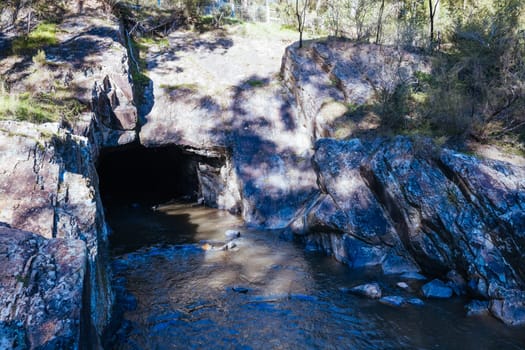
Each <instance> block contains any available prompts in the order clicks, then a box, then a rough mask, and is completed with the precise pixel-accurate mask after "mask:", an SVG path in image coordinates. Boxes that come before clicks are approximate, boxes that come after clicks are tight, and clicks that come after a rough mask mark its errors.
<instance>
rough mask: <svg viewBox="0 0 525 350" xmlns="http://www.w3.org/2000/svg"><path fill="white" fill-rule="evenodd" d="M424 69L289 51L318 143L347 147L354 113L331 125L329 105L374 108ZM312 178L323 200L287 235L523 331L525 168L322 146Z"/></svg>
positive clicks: (394, 150) (418, 61) (351, 48)
mask: <svg viewBox="0 0 525 350" xmlns="http://www.w3.org/2000/svg"><path fill="white" fill-rule="evenodd" d="M345 47H346V48H347V49H346V50H343V49H344V48H345ZM426 69H428V64H426V63H425V60H424V59H423V58H422V57H418V56H417V55H414V54H408V53H403V52H396V51H394V50H392V49H390V48H384V49H381V50H380V49H379V48H378V47H374V46H363V45H355V44H352V43H345V42H337V41H335V42H329V43H315V44H313V45H312V46H311V47H310V48H308V49H306V50H297V49H296V48H293V47H290V48H288V50H287V52H286V54H285V56H284V58H283V65H282V72H283V76H284V78H285V82H286V83H287V85H288V87H289V88H290V90H291V91H292V93H293V94H294V96H295V97H296V99H297V102H298V104H299V107H300V109H301V111H302V113H303V115H302V118H303V119H304V120H305V121H306V123H309V125H310V130H312V135H313V138H314V139H317V138H319V137H321V136H337V132H336V127H337V120H338V118H343V117H344V113H345V112H346V110H345V109H344V108H342V109H341V111H340V114H339V115H337V113H334V112H337V110H334V109H333V108H332V109H331V110H329V112H330V113H328V114H326V113H325V112H326V111H325V107H326V106H327V105H328V104H329V103H333V102H335V103H352V104H362V103H365V102H367V101H369V100H370V98H371V97H373V93H374V91H380V90H388V89H392V88H393V87H394V86H395V84H396V83H399V82H402V81H407V80H410V79H411V77H412V76H413V74H414V72H415V71H418V70H422V71H425V70H426ZM327 116H328V118H326V117H327ZM346 136H348V135H346ZM313 166H314V169H315V171H316V174H317V184H318V186H319V189H320V193H319V195H317V196H316V197H315V198H314V199H313V200H312V201H311V202H310V203H309V204H308V205H307V206H305V209H304V211H303V212H301V215H300V216H298V217H297V219H296V220H295V221H294V222H293V223H292V225H290V227H289V228H290V231H291V232H294V233H295V234H296V235H299V236H302V237H303V239H304V240H305V242H306V243H307V244H308V245H310V246H311V247H315V248H317V249H321V250H325V251H326V252H328V253H329V254H333V255H334V256H335V257H336V258H337V259H338V260H340V261H342V262H344V263H346V264H348V265H350V266H352V267H355V268H360V267H368V266H380V267H381V268H382V270H383V273H385V274H398V273H404V272H414V271H422V272H424V273H425V274H427V275H429V276H434V277H439V278H441V279H443V280H446V281H448V283H449V284H450V285H454V286H455V287H454V289H455V290H456V291H457V292H458V293H459V294H463V293H467V294H469V295H470V296H471V297H473V298H480V299H485V300H490V306H489V308H490V311H491V313H492V314H493V315H494V316H495V317H497V318H499V319H501V320H502V321H503V322H505V323H507V324H512V325H517V324H525V317H524V315H525V299H524V296H525V294H524V292H523V289H524V287H525V284H524V282H525V280H524V277H525V275H524V274H523V267H522V266H523V263H524V260H523V259H524V258H523V251H524V250H523V249H524V248H525V247H524V245H523V243H524V241H523V234H524V232H525V220H524V215H525V214H524V208H525V183H524V179H525V169H524V168H523V167H520V166H515V165H511V164H509V163H505V162H500V161H492V160H484V159H480V158H476V157H474V156H468V155H465V154H461V153H457V152H454V151H452V150H448V149H441V148H440V147H437V146H435V145H434V144H433V143H432V142H431V141H430V140H425V139H411V138H407V137H397V138H395V139H381V138H378V139H375V140H373V141H363V140H360V139H351V138H350V139H349V140H348V141H338V140H335V139H322V138H321V139H319V140H317V142H316V143H315V154H314V156H313Z"/></svg>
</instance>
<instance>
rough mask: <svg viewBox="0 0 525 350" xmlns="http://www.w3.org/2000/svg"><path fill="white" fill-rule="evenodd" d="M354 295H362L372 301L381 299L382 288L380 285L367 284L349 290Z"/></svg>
mask: <svg viewBox="0 0 525 350" xmlns="http://www.w3.org/2000/svg"><path fill="white" fill-rule="evenodd" d="M349 292H350V293H352V294H357V295H361V296H364V297H367V298H370V299H379V298H381V294H382V291H381V287H380V286H379V284H378V283H375V282H374V283H367V284H361V285H359V286H355V287H353V288H351V289H350V290H349Z"/></svg>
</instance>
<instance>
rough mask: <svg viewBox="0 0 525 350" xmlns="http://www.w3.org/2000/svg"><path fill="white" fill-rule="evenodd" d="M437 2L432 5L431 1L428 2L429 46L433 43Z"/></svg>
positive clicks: (437, 0)
mask: <svg viewBox="0 0 525 350" xmlns="http://www.w3.org/2000/svg"><path fill="white" fill-rule="evenodd" d="M438 5H439V0H436V2H435V4H432V0H428V7H429V14H430V45H433V43H434V19H435V17H436V11H437V7H438Z"/></svg>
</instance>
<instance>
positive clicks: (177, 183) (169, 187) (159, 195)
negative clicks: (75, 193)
mask: <svg viewBox="0 0 525 350" xmlns="http://www.w3.org/2000/svg"><path fill="white" fill-rule="evenodd" d="M197 169H198V161H197V160H196V159H195V158H194V157H192V156H191V155H189V154H186V153H184V151H183V150H182V149H180V148H179V147H175V146H169V147H162V148H146V147H143V146H141V145H133V146H127V147H122V148H118V149H110V150H103V152H102V153H101V154H100V157H99V161H98V167H97V170H98V175H99V181H100V183H99V185H100V193H101V196H102V201H103V203H104V206H106V207H107V206H112V205H123V204H130V205H154V204H159V203H163V202H166V201H170V200H173V199H181V198H183V199H185V200H188V201H190V200H193V201H195V200H197V198H198V196H199V193H200V190H199V187H200V186H199V179H198V174H197Z"/></svg>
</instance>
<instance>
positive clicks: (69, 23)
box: [0, 1, 137, 349]
mask: <svg viewBox="0 0 525 350" xmlns="http://www.w3.org/2000/svg"><path fill="white" fill-rule="evenodd" d="M85 5H86V6H85V8H84V11H85V13H76V10H75V13H71V14H69V15H68V16H66V18H65V19H64V21H63V22H61V23H60V24H59V25H58V30H57V40H58V42H59V43H58V44H57V45H54V46H51V47H46V48H45V52H46V63H45V65H44V66H42V67H40V69H39V70H34V69H28V70H27V71H26V72H22V73H26V74H25V75H24V74H21V76H20V77H18V78H19V79H18V80H13V82H12V83H11V91H18V90H21V91H25V90H27V89H34V88H35V87H34V85H35V84H36V85H41V86H40V88H42V89H44V90H45V89H46V86H47V85H48V84H49V81H48V80H49V79H51V81H52V82H53V84H54V85H56V86H58V87H57V88H64V89H66V90H67V91H68V92H71V93H72V94H73V95H74V96H73V97H74V98H75V99H76V100H77V101H79V102H80V103H81V104H85V105H90V106H93V108H92V111H89V112H83V113H81V114H79V115H76V116H74V118H72V119H71V120H69V121H67V122H63V123H60V124H59V123H48V124H42V125H35V124H31V123H26V122H13V121H1V122H0V174H2V175H1V181H0V222H3V223H7V224H9V225H10V226H11V227H12V229H8V228H6V227H2V228H1V230H0V251H1V252H2V253H1V254H3V255H0V256H1V257H0V259H3V260H2V266H3V271H2V278H1V279H2V281H1V282H0V283H2V291H1V292H0V306H1V308H2V310H3V312H2V313H1V314H0V333H1V336H0V339H2V340H1V341H2V342H0V347H1V348H4V347H7V348H10V347H13V346H14V347H16V346H15V345H16V344H18V345H17V346H18V347H19V348H28V347H29V348H38V347H41V348H71V349H74V348H79V347H82V346H89V347H92V348H99V347H100V339H99V338H100V336H101V334H102V332H103V330H104V328H105V326H106V325H107V324H108V322H109V319H110V316H111V307H112V302H113V293H112V290H111V286H110V284H109V274H110V271H108V267H107V266H108V256H107V254H108V252H107V240H108V237H107V236H108V229H107V227H106V223H105V219H104V210H103V207H102V203H101V200H100V194H99V193H98V176H97V172H96V168H95V161H96V158H97V156H98V153H99V150H100V149H101V148H102V147H112V146H118V145H120V144H125V143H129V142H132V141H133V140H135V139H136V134H137V132H136V130H134V129H135V128H136V124H137V112H136V108H135V107H134V105H133V95H132V93H131V91H132V85H131V83H130V77H129V74H128V68H127V51H126V48H125V47H124V46H123V45H122V44H121V35H120V32H119V25H118V23H117V21H116V19H115V18H111V17H109V15H108V14H107V13H106V14H105V15H104V16H103V15H102V13H103V12H102V11H103V9H100V8H99V7H98V6H100V5H101V4H100V3H99V2H96V1H89V2H86V4H85ZM10 62H11V61H10V59H9V58H7V59H5V61H2V62H1V63H2V67H3V68H5V67H6V66H7V67H8V68H9V65H10V64H11V63H10ZM48 65H49V66H50V67H52V68H53V69H51V68H49V67H48ZM15 68H16V67H15V66H13V67H11V69H12V70H15ZM24 77H25V78H24ZM41 79H44V80H42V81H40V80H41ZM62 85H63V86H62ZM30 91H32V90H30ZM19 230H23V231H19ZM28 231H29V232H31V233H29V232H28ZM4 336H5V337H4ZM5 341H7V343H5V344H4V342H5Z"/></svg>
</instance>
